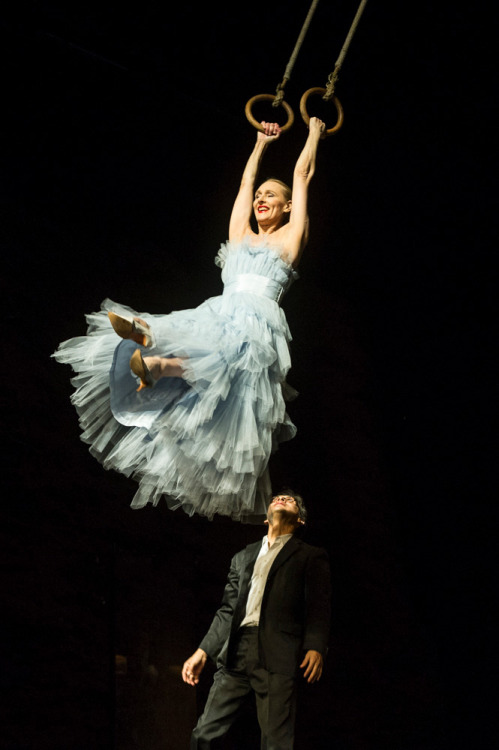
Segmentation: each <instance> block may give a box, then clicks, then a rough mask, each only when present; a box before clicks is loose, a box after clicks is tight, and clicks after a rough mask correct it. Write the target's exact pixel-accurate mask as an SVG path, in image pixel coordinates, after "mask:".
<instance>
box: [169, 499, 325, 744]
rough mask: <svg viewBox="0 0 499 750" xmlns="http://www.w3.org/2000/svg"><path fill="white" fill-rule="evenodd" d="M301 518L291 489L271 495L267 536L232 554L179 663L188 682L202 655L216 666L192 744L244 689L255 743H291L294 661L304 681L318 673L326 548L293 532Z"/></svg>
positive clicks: (229, 716)
mask: <svg viewBox="0 0 499 750" xmlns="http://www.w3.org/2000/svg"><path fill="white" fill-rule="evenodd" d="M305 518H306V510H305V506H304V504H303V500H302V498H301V497H300V496H299V495H296V494H294V493H291V492H287V493H286V494H283V495H277V496H276V497H274V498H273V499H272V502H271V503H270V505H269V508H268V512H267V522H266V523H268V533H267V536H265V537H264V539H263V541H262V542H256V543H254V544H250V545H248V546H247V547H246V549H244V550H242V551H241V552H238V553H237V554H236V555H235V556H234V557H233V559H232V562H231V566H230V571H229V575H228V580H227V585H226V587H225V591H224V595H223V599H222V604H221V606H220V608H219V609H218V611H217V613H216V615H215V617H214V619H213V622H212V624H211V626H210V629H209V630H208V633H207V634H206V636H205V637H204V638H203V640H202V641H201V644H200V646H199V648H198V649H197V650H196V651H195V652H194V654H193V655H192V656H191V657H190V658H189V659H187V661H186V662H185V664H184V666H183V669H182V678H183V680H184V682H186V683H188V684H189V685H196V684H197V683H198V682H199V675H200V674H201V672H202V670H203V668H204V665H205V663H206V661H207V659H208V657H210V658H211V659H213V660H214V661H216V663H217V667H218V669H217V672H216V674H215V677H214V681H213V686H212V688H211V690H210V693H209V696H208V700H207V702H206V707H205V711H204V713H203V714H202V716H201V717H200V718H199V721H198V723H197V726H196V727H195V729H194V731H193V733H192V740H191V748H192V749H194V748H200V749H202V750H206V749H207V748H211V747H212V742H213V741H215V740H216V739H217V738H219V737H222V736H223V735H225V734H226V733H227V732H228V730H229V728H230V726H231V725H232V724H233V722H234V721H235V719H236V718H237V716H238V714H239V712H240V710H241V708H242V705H243V703H244V701H245V699H246V698H247V697H248V694H249V693H251V692H253V693H254V694H255V698H256V708H257V716H258V722H259V725H260V730H261V736H262V743H261V748H262V749H265V750H290V749H291V748H293V741H294V724H295V705H296V678H297V675H298V673H299V670H300V668H301V669H303V670H304V672H303V675H304V677H305V678H306V679H307V681H308V682H315V681H316V680H318V679H319V678H320V676H321V674H322V669H323V661H324V655H325V653H326V650H327V642H328V635H329V618H330V581H329V562H328V558H327V554H326V552H325V550H323V549H320V548H319V547H312V546H311V545H309V544H305V543H304V542H303V541H301V539H299V538H297V537H296V536H295V532H296V531H297V530H298V529H299V528H300V527H301V526H303V524H304V523H305Z"/></svg>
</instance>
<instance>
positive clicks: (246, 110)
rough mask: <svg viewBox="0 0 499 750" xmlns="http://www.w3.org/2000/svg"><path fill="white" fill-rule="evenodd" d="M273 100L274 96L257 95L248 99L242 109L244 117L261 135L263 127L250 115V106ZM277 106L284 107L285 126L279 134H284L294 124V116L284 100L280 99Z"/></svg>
mask: <svg viewBox="0 0 499 750" xmlns="http://www.w3.org/2000/svg"><path fill="white" fill-rule="evenodd" d="M274 99H275V96H274V94H257V95H256V96H252V97H251V99H249V100H248V101H247V102H246V106H245V108H244V114H245V115H246V117H247V119H248V120H249V122H250V123H251V124H252V125H253V127H254V128H256V129H257V130H259V131H260V132H261V133H263V132H264V130H263V127H262V125H261V124H260V123H259V122H258V120H255V118H254V117H253V115H252V113H251V108H252V106H253V104H254V103H255V102H261V101H274ZM279 106H282V107H284V109H285V110H286V114H287V116H288V119H287V122H286V124H285V125H283V126H282V127H281V133H285V132H286V130H289V129H290V127H291V125H292V124H293V123H294V121H295V115H294V112H293V110H292V109H291V107H290V106H289V104H288V103H287V102H285V101H284V99H282V100H281V101H280V102H279Z"/></svg>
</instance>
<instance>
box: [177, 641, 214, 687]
mask: <svg viewBox="0 0 499 750" xmlns="http://www.w3.org/2000/svg"><path fill="white" fill-rule="evenodd" d="M207 658H208V656H207V655H206V653H205V652H204V651H203V649H201V648H198V649H197V651H194V653H193V655H192V656H190V657H189V658H188V659H187V661H186V662H184V666H183V667H182V679H183V681H184V682H186V683H187V684H188V685H192V686H194V685H197V684H198V682H199V675H200V674H201V672H202V671H203V669H204V665H205V664H206V660H207Z"/></svg>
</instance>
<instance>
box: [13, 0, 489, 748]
mask: <svg viewBox="0 0 499 750" xmlns="http://www.w3.org/2000/svg"><path fill="white" fill-rule="evenodd" d="M127 8H128V9H127ZM356 8H357V4H356V3H354V2H352V0H348V1H347V0H338V1H337V2H335V3H332V2H326V0H324V1H323V2H322V3H320V4H319V7H318V10H317V11H316V14H315V18H314V20H313V22H312V26H311V29H310V31H309V34H308V36H307V38H306V41H305V44H304V46H303V48H302V50H301V52H300V55H299V57H298V61H297V63H296V66H295V69H294V71H293V74H292V77H291V80H290V82H289V83H288V84H287V86H286V100H287V101H288V102H289V103H290V104H291V105H292V106H293V108H294V110H295V113H296V115H297V119H296V122H295V125H294V127H293V129H292V130H291V131H290V133H288V134H285V135H283V136H282V138H281V139H280V141H278V142H277V143H276V144H273V145H272V146H271V148H269V150H268V151H267V154H266V157H265V161H264V165H263V169H262V177H265V176H266V175H276V176H280V177H282V178H283V179H284V180H287V181H291V178H292V169H293V165H294V161H295V159H296V158H297V156H298V154H299V152H300V149H301V147H302V144H303V142H304V140H305V137H306V128H305V125H304V124H303V122H302V120H301V118H300V117H299V114H298V103H299V99H300V97H301V94H302V93H303V92H304V91H305V90H306V89H308V88H309V87H311V86H324V85H325V83H326V79H327V75H328V73H329V72H331V71H332V69H333V67H334V62H335V60H336V57H337V55H338V53H339V50H340V48H341V45H342V43H343V41H344V39H345V36H346V33H347V30H348V28H349V25H350V23H351V20H352V18H353V15H354V13H355V11H356ZM307 10H308V3H305V4H302V3H298V2H284V1H282V2H281V0H276V2H273V3H266V4H264V3H261V4H251V3H241V2H240V3H236V4H234V3H233V4H224V5H222V4H208V3H202V4H201V5H199V4H198V5H194V4H192V3H187V2H186V3H178V4H174V5H169V6H168V7H167V6H166V5H165V4H161V3H158V2H157V1H156V0H144V2H142V3H141V4H140V5H138V4H137V5H135V6H133V7H131V6H125V5H124V4H118V3H112V2H110V1H109V0H103V1H102V2H100V3H92V2H76V1H73V2H71V3H62V2H55V1H54V2H46V1H41V2H18V3H16V5H15V6H13V5H11V7H10V8H4V9H3V10H2V12H1V15H0V31H1V53H2V70H3V73H4V75H3V84H2V110H3V114H2V119H1V126H0V132H1V136H2V138H1V141H2V149H1V152H0V153H1V156H0V160H1V166H2V251H3V252H2V271H3V273H2V295H3V299H4V304H3V305H2V325H3V334H4V335H3V344H4V345H3V367H2V371H3V376H4V377H3V383H2V389H1V394H2V400H3V415H4V440H3V445H2V459H3V471H2V478H3V484H4V490H3V493H2V503H1V507H2V518H1V525H0V548H1V550H2V572H1V577H2V579H1V591H2V610H1V611H2V616H1V621H2V625H3V627H4V634H3V635H2V637H1V638H0V659H1V662H0V675H1V685H2V690H3V692H4V695H3V698H2V701H1V710H2V713H4V714H5V715H4V716H2V717H1V721H0V726H1V730H0V732H1V735H0V747H1V748H2V750H28V749H29V750H39V749H40V750H44V749H45V748H50V749H51V750H89V749H92V750H93V749H94V748H95V749H100V748H103V750H107V749H108V748H116V749H117V750H129V749H130V750H131V749H135V748H137V749H138V750H159V749H160V748H161V750H168V749H171V750H181V748H185V747H187V746H188V737H189V732H190V730H191V728H192V726H193V724H194V722H195V718H196V714H197V712H198V711H200V710H201V709H202V705H203V701H204V699H205V696H206V691H207V689H208V686H209V681H210V677H211V673H210V672H209V670H208V671H207V674H206V679H205V680H203V683H202V685H201V686H200V688H199V689H198V691H197V698H196V691H194V690H192V689H191V688H188V687H187V686H185V685H183V683H182V682H181V680H180V676H179V674H180V668H181V664H182V662H183V661H184V660H185V658H187V656H189V655H190V654H191V653H192V651H193V650H194V649H195V648H196V646H197V644H198V642H199V639H200V638H201V636H202V635H203V634H204V632H205V630H206V628H207V626H208V624H209V622H210V621H211V617H212V615H213V612H214V610H215V608H216V606H217V605H218V602H219V600H220V596H221V593H222V589H223V585H224V581H225V575H226V571H227V569H228V563H229V560H230V557H231V555H232V554H233V553H234V552H235V551H237V550H238V549H240V548H241V546H243V545H244V544H246V543H247V542H249V541H253V540H255V539H257V538H260V536H261V535H262V529H260V528H256V527H253V526H246V525H238V524H234V523H232V522H229V521H227V520H225V519H216V520H215V521H213V522H209V521H206V520H205V519H202V518H198V517H193V518H188V517H187V516H185V515H184V514H183V513H182V512H176V513H172V512H170V511H168V510H167V508H166V504H161V505H160V506H158V507H157V508H151V507H148V508H146V509H144V510H141V511H132V510H131V509H130V508H129V503H130V501H131V497H132V495H133V493H134V483H133V481H132V480H127V479H125V478H123V477H121V476H119V475H116V474H112V473H108V472H106V471H104V470H103V469H102V467H101V466H100V465H99V464H97V463H96V462H95V461H94V460H93V459H92V458H91V457H90V456H89V454H88V453H87V449H86V447H85V446H84V445H83V444H82V443H81V442H80V440H79V430H78V425H77V419H76V414H75V412H74V410H73V407H72V406H71V404H70V401H69V397H70V394H71V391H72V389H71V386H70V383H69V378H70V371H69V368H65V367H63V366H61V365H58V364H56V363H55V362H54V360H51V359H50V354H51V352H53V351H54V349H55V348H56V347H57V345H58V343H59V342H60V341H62V340H64V339H66V338H69V337H71V336H76V335H83V334H84V332H85V320H84V314H85V313H86V312H87V313H88V312H92V311H94V310H96V309H98V307H99V305H100V302H101V300H102V299H104V298H105V297H107V296H109V297H111V299H113V300H116V301H118V302H123V303H125V304H129V305H131V306H132V307H134V308H135V309H137V310H142V311H143V310H147V311H149V312H153V313H156V312H169V311H170V310H172V309H178V308H184V307H191V306H195V305H197V304H199V303H200V302H202V301H203V300H204V299H205V298H206V297H208V296H212V295H215V294H218V293H220V291H221V282H220V278H219V270H218V269H217V268H216V267H215V266H214V264H213V257H214V255H215V254H216V252H217V250H218V247H219V245H220V243H221V242H222V241H224V240H225V239H226V237H227V228H228V218H229V214H230V209H231V205H232V201H233V199H234V196H235V193H236V191H237V188H238V182H239V178H240V174H241V171H242V169H243V166H244V163H245V160H246V158H247V156H248V154H249V152H250V150H251V148H252V145H253V141H254V138H255V131H254V130H253V129H252V127H251V126H250V125H249V123H248V122H247V120H246V119H245V117H244V105H245V102H246V101H247V99H248V98H249V97H250V96H253V95H254V94H258V93H274V92H275V88H276V86H277V84H278V83H279V82H280V80H281V79H282V76H283V73H284V68H285V66H286V63H287V61H288V58H289V56H290V54H291V51H292V49H293V46H294V44H295V41H296V38H297V36H298V32H299V30H300V28H301V24H302V22H303V20H304V18H305V15H306V11H307ZM482 13H483V11H482ZM488 23H489V21H488V19H487V18H484V17H483V15H482V17H481V18H480V24H478V23H477V19H476V15H475V14H474V9H473V8H472V7H467V8H464V7H463V8H462V9H460V8H459V7H456V6H454V4H451V3H449V2H444V3H430V2H429V1H428V0H426V2H422V3H417V4H416V3H398V4H397V5H395V4H393V5H387V4H383V3H379V2H375V1H374V0H372V2H371V3H369V4H368V6H367V9H366V11H365V13H364V16H363V18H362V21H361V23H360V26H359V29H358V31H357V34H356V36H355V37H354V40H353V43H352V46H351V48H350V51H349V52H348V55H347V58H346V61H345V63H344V66H343V70H342V72H341V77H340V82H339V85H338V88H337V94H338V96H339V98H340V99H341V101H342V103H343V106H344V109H345V124H344V126H343V128H342V130H341V131H340V132H339V133H338V134H336V135H334V136H332V137H331V138H329V139H327V140H326V141H324V142H323V143H321V144H320V154H319V162H318V170H317V174H316V176H315V177H314V181H313V185H312V191H311V209H310V214H311V227H312V230H311V241H310V244H309V247H308V249H307V251H306V253H305V255H304V258H303V261H302V263H301V266H300V276H301V279H300V281H299V282H298V283H297V284H295V286H294V287H293V288H292V290H291V291H290V293H289V294H288V296H287V297H286V299H285V302H284V308H285V311H286V314H287V317H288V321H289V323H290V327H291V330H292V333H293V337H294V340H293V344H292V358H293V369H292V371H291V374H290V378H289V380H290V382H291V383H292V385H294V386H295V387H296V388H297V389H298V390H299V391H300V396H299V398H298V400H297V401H295V402H294V403H292V404H291V405H290V408H289V411H290V415H291V417H292V419H293V421H294V422H295V423H296V424H297V426H298V430H299V431H298V435H297V437H296V438H295V439H294V440H293V441H292V442H291V443H289V444H285V445H283V446H282V448H281V450H280V451H279V453H278V454H276V456H275V457H273V459H272V461H271V475H272V477H273V484H274V488H275V489H276V490H278V489H279V488H280V487H281V485H282V484H283V483H289V484H291V485H293V486H296V487H297V488H298V489H299V490H301V491H302V492H303V494H304V496H305V498H306V500H307V501H308V506H309V509H310V516H311V522H310V524H309V528H308V541H310V542H312V543H317V544H322V545H324V546H325V547H326V548H327V549H328V552H329V554H330V557H331V564H332V571H333V590H334V619H333V628H332V636H331V646H330V651H329V655H328V659H327V664H326V672H325V675H324V678H323V680H322V681H321V682H320V683H319V684H318V685H314V686H313V687H312V688H310V689H306V690H303V695H302V696H301V700H300V713H299V716H298V726H297V733H298V739H297V748H306V749H307V750H308V749H309V748H314V749H315V748H318V749H320V748H333V749H334V750H344V749H346V748H348V749H352V750H385V749H387V750H447V748H452V749H453V750H454V749H455V748H480V750H488V748H495V747H497V740H498V738H497V725H496V713H497V711H496V710H494V709H495V706H496V700H497V698H496V695H495V694H494V689H495V684H496V677H497V672H496V669H495V665H494V656H495V650H496V649H495V612H494V605H495V601H496V600H495V599H494V596H493V592H494V586H495V574H496V572H497V563H496V560H495V545H496V537H497V526H496V522H497V510H496V507H497V506H496V503H495V502H494V500H495V498H493V497H492V486H493V482H492V475H493V473H495V471H494V469H495V467H494V462H493V458H494V453H493V450H492V445H493V443H492V439H493V437H495V431H493V423H492V418H491V412H492V408H493V403H494V402H493V396H492V394H493V386H494V385H495V373H494V369H493V365H494V361H493V350H494V348H495V347H494V348H493V339H492V335H493V333H492V332H493V327H492V299H493V295H494V296H495V288H494V287H493V282H492V253H491V248H492V244H493V242H495V241H496V238H497V232H496V226H495V224H494V221H493V218H494V217H495V211H496V209H495V203H496V195H495V191H494V189H493V188H494V178H495V173H494V164H493V157H494V148H493V145H494V138H493V136H494V135H495V131H494V129H493V124H492V117H491V115H492V114H493V107H494V106H495V104H494V102H495V88H494V86H493V85H492V81H491V80H490V78H491V76H490V73H491V72H492V71H493V69H494V60H493V50H494V40H493V39H492V40H491V39H490V38H489V35H487V33H486V30H487V26H488ZM313 106H314V107H317V110H315V109H313V107H312V102H311V107H310V111H311V113H313V112H315V111H316V112H317V113H318V114H321V115H322V114H324V116H325V117H326V119H327V120H328V121H329V120H330V119H331V118H333V117H334V109H332V107H331V106H329V107H326V109H325V110H322V109H321V102H320V99H317V100H315V101H314V103H313ZM255 114H257V116H259V113H258V112H255ZM273 114H275V110H271V109H270V111H269V110H267V111H266V112H265V114H263V113H262V115H261V116H262V117H265V118H266V119H272V116H273ZM493 200H494V211H493ZM495 244H496V243H495ZM494 478H495V477H494ZM253 726H254V721H252V718H251V717H250V718H249V719H248V720H247V723H246V724H245V725H244V726H243V729H242V730H241V731H240V733H239V734H237V732H236V733H235V735H234V736H233V737H232V738H231V739H229V740H227V742H226V743H225V746H226V747H234V748H237V750H243V749H244V748H255V747H257V746H258V735H256V738H255V735H254V731H253V729H252V727H253Z"/></svg>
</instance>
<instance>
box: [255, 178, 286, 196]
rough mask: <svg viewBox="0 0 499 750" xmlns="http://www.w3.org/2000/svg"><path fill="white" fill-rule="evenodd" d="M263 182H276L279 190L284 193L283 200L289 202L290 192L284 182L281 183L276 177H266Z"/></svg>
mask: <svg viewBox="0 0 499 750" xmlns="http://www.w3.org/2000/svg"><path fill="white" fill-rule="evenodd" d="M265 182H277V184H278V185H280V186H281V188H282V191H283V193H284V198H285V199H286V200H287V201H290V200H291V196H292V191H291V188H290V187H289V185H286V183H285V182H283V181H282V180H278V179H277V177H267V179H266V180H265ZM262 185H263V183H262Z"/></svg>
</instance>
